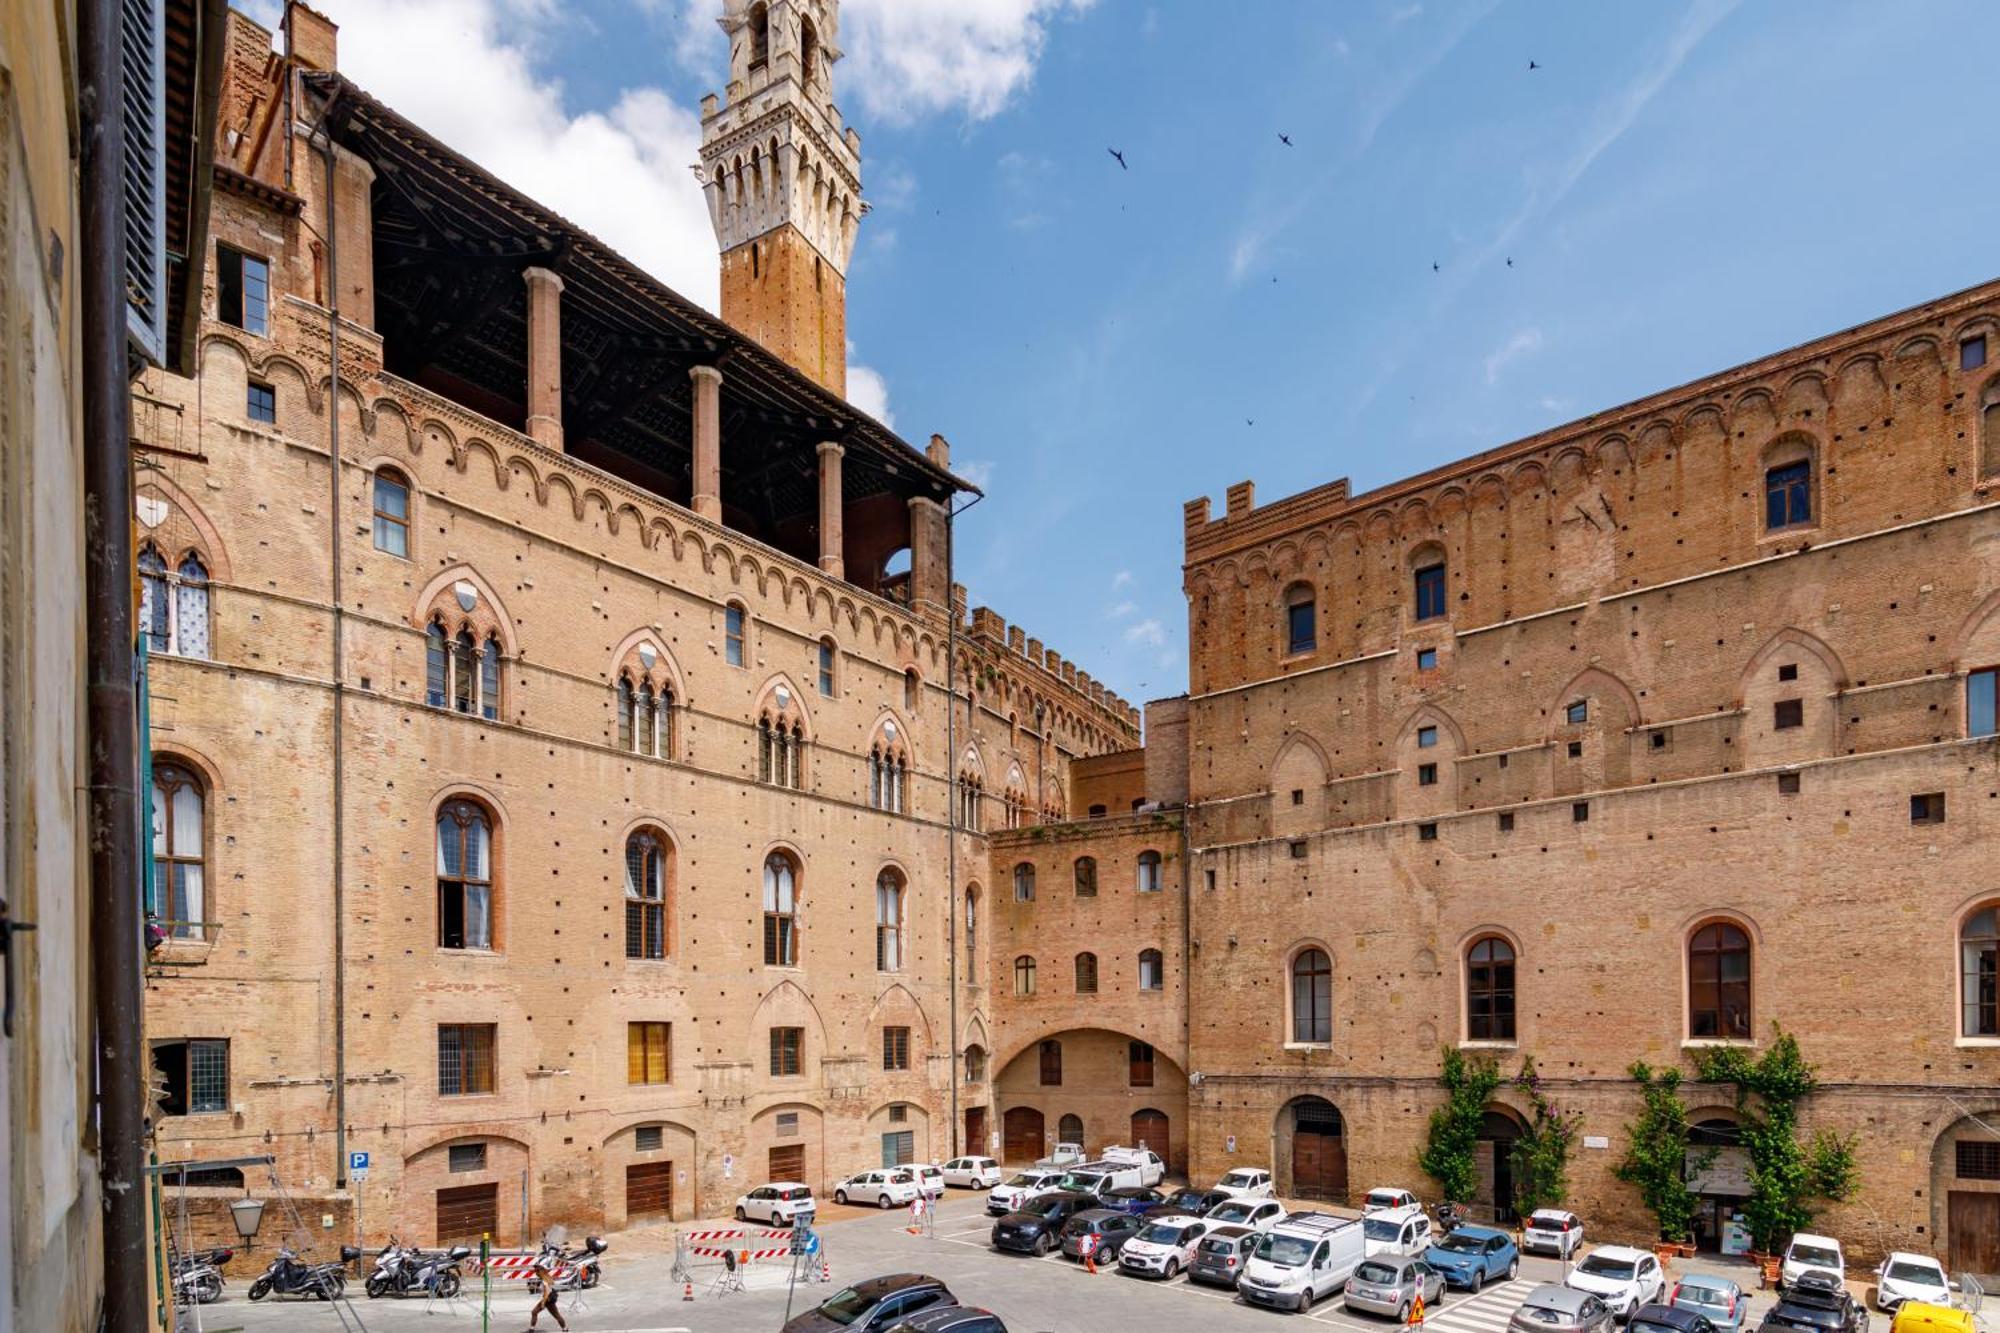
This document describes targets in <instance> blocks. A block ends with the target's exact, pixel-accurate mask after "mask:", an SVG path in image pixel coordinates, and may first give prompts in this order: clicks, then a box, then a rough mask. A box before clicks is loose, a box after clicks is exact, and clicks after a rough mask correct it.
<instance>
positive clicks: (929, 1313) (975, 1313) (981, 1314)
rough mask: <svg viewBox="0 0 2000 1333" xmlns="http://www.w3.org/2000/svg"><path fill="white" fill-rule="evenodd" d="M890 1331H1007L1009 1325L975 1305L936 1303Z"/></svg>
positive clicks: (928, 1332) (925, 1332) (903, 1332)
mask: <svg viewBox="0 0 2000 1333" xmlns="http://www.w3.org/2000/svg"><path fill="white" fill-rule="evenodd" d="M888 1333H1007V1325H1006V1323H1005V1322H1004V1321H1002V1320H1001V1318H1000V1316H999V1315H997V1314H994V1313H993V1312H992V1311H991V1310H982V1309H980V1308H979V1307H978V1306H975V1305H934V1306H932V1307H931V1308H930V1309H928V1310H920V1311H918V1312H917V1313H916V1314H913V1315H911V1316H910V1317H909V1318H908V1319H905V1320H902V1321H901V1322H900V1323H897V1324H895V1325H892V1326H891V1327H890V1328H889V1329H888Z"/></svg>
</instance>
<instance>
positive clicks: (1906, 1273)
mask: <svg viewBox="0 0 2000 1333" xmlns="http://www.w3.org/2000/svg"><path fill="white" fill-rule="evenodd" d="M1889 1276H1890V1277H1892V1278H1894V1279H1896V1280H1897V1281H1898V1282H1922V1283H1924V1284H1926V1285H1928V1286H1933V1287H1942V1286H1943V1285H1944V1274H1943V1273H1940V1272H1939V1271H1938V1270H1937V1269H1935V1268H1932V1267H1931V1266H1930V1265H1929V1264H1913V1263H1911V1262H1910V1261H1909V1260H1907V1259H1898V1260H1897V1261H1896V1262H1894V1263H1892V1264H1890V1265H1889Z"/></svg>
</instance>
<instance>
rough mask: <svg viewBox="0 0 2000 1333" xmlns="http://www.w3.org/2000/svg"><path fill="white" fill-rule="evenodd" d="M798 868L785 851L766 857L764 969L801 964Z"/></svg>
mask: <svg viewBox="0 0 2000 1333" xmlns="http://www.w3.org/2000/svg"><path fill="white" fill-rule="evenodd" d="M798 910H799V899H798V867H797V866H795V865H793V864H792V858H791V857H789V856H786V855H785V854H784V853H783V852H772V853H771V854H770V855H769V856H767V857H765V858H764V966H766V967H797V966H798V965H799V918H798Z"/></svg>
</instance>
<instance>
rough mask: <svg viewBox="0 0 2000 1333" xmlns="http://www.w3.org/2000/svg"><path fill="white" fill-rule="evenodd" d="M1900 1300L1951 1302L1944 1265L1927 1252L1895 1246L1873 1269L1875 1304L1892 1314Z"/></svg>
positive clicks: (1927, 1303)
mask: <svg viewBox="0 0 2000 1333" xmlns="http://www.w3.org/2000/svg"><path fill="white" fill-rule="evenodd" d="M1904 1301H1922V1302H1924V1303H1925V1304H1926V1305H1945V1306H1948V1305H1950V1304H1951V1279H1950V1278H1949V1277H1947V1276H1946V1275H1945V1271H1944V1265H1943V1264H1941V1263H1939V1262H1938V1261H1937V1260H1935V1259H1933V1258H1931V1257H1930V1256H1929V1255H1927V1254H1910V1253H1907V1252H1905V1251H1902V1250H1898V1251H1897V1252H1895V1253H1894V1254H1891V1255H1890V1256H1889V1257H1888V1258H1887V1259H1884V1260H1883V1261H1882V1266H1881V1267H1880V1268H1878V1269H1876V1270H1875V1308H1876V1309H1878V1310H1886V1311H1888V1312H1889V1313H1891V1314H1894V1313H1895V1311H1896V1307H1897V1306H1899V1305H1901V1304H1902V1303H1903V1302H1904Z"/></svg>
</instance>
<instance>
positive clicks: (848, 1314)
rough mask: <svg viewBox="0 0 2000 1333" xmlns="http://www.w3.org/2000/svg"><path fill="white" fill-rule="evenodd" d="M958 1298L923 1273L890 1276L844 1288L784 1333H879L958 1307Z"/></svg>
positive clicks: (948, 1288)
mask: <svg viewBox="0 0 2000 1333" xmlns="http://www.w3.org/2000/svg"><path fill="white" fill-rule="evenodd" d="M957 1304H958V1297H956V1296H954V1295H952V1294H951V1288H950V1287H947V1286H946V1285H945V1284H944V1283H943V1282H942V1281H941V1280H939V1279H938V1278H934V1277H926V1276H925V1275H924V1274H922V1273H891V1274H889V1275H888V1276H886V1277H871V1278H869V1279H868V1280H866V1281H865V1282H857V1283H855V1284H854V1285H853V1286H851V1287H844V1288H842V1289H841V1290H839V1291H837V1292H835V1293H834V1294H833V1295H832V1296H830V1297H828V1298H827V1299H826V1300H825V1301H823V1302H821V1303H820V1304H819V1305H818V1306H817V1307H816V1308H814V1309H811V1310H808V1311H806V1312H805V1313H804V1314H802V1315H795V1316H793V1318H792V1320H791V1321H790V1322H789V1323H787V1324H786V1325H785V1328H784V1333H879V1331H882V1330H887V1329H888V1328H889V1327H890V1326H891V1325H894V1324H900V1323H902V1322H903V1321H905V1320H907V1319H909V1318H911V1317H913V1316H915V1315H916V1314H917V1313H918V1312H919V1311H924V1312H928V1311H930V1310H931V1309H932V1308H933V1307H935V1306H941V1305H943V1306H955V1305H957Z"/></svg>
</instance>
